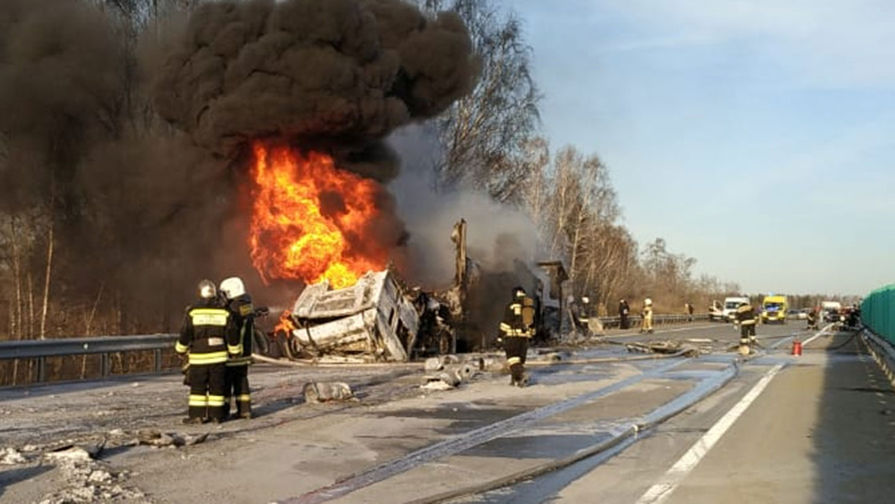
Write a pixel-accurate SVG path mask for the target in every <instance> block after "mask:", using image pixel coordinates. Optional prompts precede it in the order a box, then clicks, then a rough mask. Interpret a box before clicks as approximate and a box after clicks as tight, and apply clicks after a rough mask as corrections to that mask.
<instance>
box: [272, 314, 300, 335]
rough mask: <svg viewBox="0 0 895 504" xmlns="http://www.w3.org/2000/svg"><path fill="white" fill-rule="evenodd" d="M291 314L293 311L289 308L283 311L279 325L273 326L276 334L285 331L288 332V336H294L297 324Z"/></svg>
mask: <svg viewBox="0 0 895 504" xmlns="http://www.w3.org/2000/svg"><path fill="white" fill-rule="evenodd" d="M290 315H292V312H290V311H289V310H284V311H283V313H282V315H280V320H278V321H277V325H276V326H274V328H273V333H274V334H276V333H277V332H279V331H283V332H284V333H286V336H287V337H292V331H294V330H295V324H294V323H293V322H292V318H291V317H290Z"/></svg>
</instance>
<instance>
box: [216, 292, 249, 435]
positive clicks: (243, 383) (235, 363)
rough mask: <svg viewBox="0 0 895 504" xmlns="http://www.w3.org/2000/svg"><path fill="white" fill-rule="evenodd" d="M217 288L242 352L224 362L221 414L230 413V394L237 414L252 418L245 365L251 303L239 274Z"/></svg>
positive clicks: (247, 362)
mask: <svg viewBox="0 0 895 504" xmlns="http://www.w3.org/2000/svg"><path fill="white" fill-rule="evenodd" d="M221 292H222V293H223V294H224V297H225V298H226V300H227V309H228V310H230V316H231V317H232V318H233V321H234V323H235V325H236V330H237V331H238V332H239V343H240V346H241V347H242V352H240V353H239V355H231V356H230V358H229V359H228V360H227V364H226V368H227V369H226V382H225V387H224V417H225V418H226V417H229V416H230V406H231V398H232V399H235V400H236V414H237V415H238V416H239V418H247V419H248V418H252V395H251V392H250V391H249V365H250V364H251V363H252V335H253V334H254V332H255V307H254V306H253V305H252V298H251V296H249V295H248V294H247V293H246V289H245V284H243V283H242V279H241V278H239V277H230V278H226V279H224V280H223V281H221Z"/></svg>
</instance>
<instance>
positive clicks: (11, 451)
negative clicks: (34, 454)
mask: <svg viewBox="0 0 895 504" xmlns="http://www.w3.org/2000/svg"><path fill="white" fill-rule="evenodd" d="M27 461H28V460H27V459H26V458H25V457H24V456H23V455H22V454H21V453H20V452H19V451H18V450H16V449H15V448H12V447H7V448H4V449H3V450H0V465H16V464H24V463H26V462H27Z"/></svg>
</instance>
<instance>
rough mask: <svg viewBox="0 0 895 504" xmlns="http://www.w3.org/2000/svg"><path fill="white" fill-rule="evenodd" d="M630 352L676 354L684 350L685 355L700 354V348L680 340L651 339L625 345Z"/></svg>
mask: <svg viewBox="0 0 895 504" xmlns="http://www.w3.org/2000/svg"><path fill="white" fill-rule="evenodd" d="M625 348H627V349H628V351H629V352H641V353H658V354H674V353H680V352H683V353H684V355H687V356H692V355H699V350H698V349H696V348H693V347H691V346H689V345H683V344H681V342H680V341H674V340H665V341H650V342H647V343H642V342H639V341H637V342H633V343H628V344H626V345H625Z"/></svg>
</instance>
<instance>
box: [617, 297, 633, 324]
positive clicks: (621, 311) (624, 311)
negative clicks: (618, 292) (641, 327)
mask: <svg viewBox="0 0 895 504" xmlns="http://www.w3.org/2000/svg"><path fill="white" fill-rule="evenodd" d="M629 313H631V308H630V307H629V306H628V302H627V301H625V300H624V299H621V300H619V302H618V327H619V329H627V328H628V327H629V324H630V323H629V322H628V314H629Z"/></svg>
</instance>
